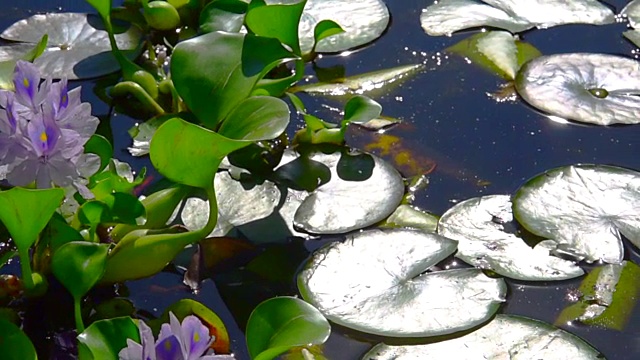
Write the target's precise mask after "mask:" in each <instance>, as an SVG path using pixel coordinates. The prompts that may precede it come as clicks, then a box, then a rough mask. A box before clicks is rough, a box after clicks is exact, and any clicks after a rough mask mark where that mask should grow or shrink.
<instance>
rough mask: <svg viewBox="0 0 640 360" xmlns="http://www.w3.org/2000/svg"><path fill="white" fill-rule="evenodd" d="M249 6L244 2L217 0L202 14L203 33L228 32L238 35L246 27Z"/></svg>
mask: <svg viewBox="0 0 640 360" xmlns="http://www.w3.org/2000/svg"><path fill="white" fill-rule="evenodd" d="M247 8H248V4H247V3H246V2H244V1H242V0H215V1H212V2H210V3H209V4H207V6H205V7H204V9H202V11H201V12H200V20H199V23H200V27H199V28H198V30H199V31H200V32H201V33H210V32H214V31H226V32H232V33H237V32H239V31H240V29H241V28H242V25H244V16H245V13H246V12H247Z"/></svg>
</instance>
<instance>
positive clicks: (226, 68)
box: [171, 32, 295, 129]
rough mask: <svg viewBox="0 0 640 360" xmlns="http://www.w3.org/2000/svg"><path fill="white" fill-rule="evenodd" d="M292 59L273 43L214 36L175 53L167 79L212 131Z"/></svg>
mask: <svg viewBox="0 0 640 360" xmlns="http://www.w3.org/2000/svg"><path fill="white" fill-rule="evenodd" d="M293 59H295V56H293V55H292V54H291V53H290V52H288V51H287V50H286V49H285V48H284V47H282V44H280V42H279V41H278V40H276V39H273V38H263V37H258V36H255V35H245V34H232V33H223V32H213V33H208V34H204V35H201V36H198V37H195V38H192V39H189V40H186V41H183V42H181V43H179V44H178V45H177V46H176V47H175V49H174V52H173V54H172V56H171V75H172V79H173V82H174V85H175V88H176V90H177V91H178V94H180V97H182V99H183V100H184V101H185V103H186V104H187V106H188V107H189V109H190V110H191V111H193V113H194V114H195V115H196V116H197V117H198V119H199V120H200V121H202V122H203V123H204V124H205V125H206V126H207V127H209V128H212V129H214V128H216V127H217V126H218V124H219V123H220V122H221V121H222V120H223V119H224V118H225V117H226V116H227V115H228V114H229V113H230V112H231V110H233V109H234V108H235V107H236V106H238V104H240V103H241V102H242V101H243V100H245V99H246V98H247V97H249V94H251V91H252V90H253V88H254V86H255V84H256V83H257V82H258V80H260V79H261V78H262V77H263V76H264V75H265V74H266V73H267V72H268V71H270V70H271V69H272V68H273V67H274V66H276V65H278V64H281V63H282V62H285V61H288V60H293Z"/></svg>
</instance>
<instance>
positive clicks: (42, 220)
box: [0, 187, 64, 252]
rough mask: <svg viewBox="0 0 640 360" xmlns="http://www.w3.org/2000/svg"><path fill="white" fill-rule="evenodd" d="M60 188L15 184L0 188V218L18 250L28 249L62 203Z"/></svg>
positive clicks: (62, 193) (24, 250) (62, 192)
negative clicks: (31, 188)
mask: <svg viewBox="0 0 640 360" xmlns="http://www.w3.org/2000/svg"><path fill="white" fill-rule="evenodd" d="M62 199H64V190H62V189H60V188H52V189H43V190H27V189H24V188H21V187H14V188H12V189H11V190H6V191H2V192H0V220H2V223H3V224H4V226H6V227H7V230H9V233H10V234H11V237H12V238H13V241H14V243H15V244H16V246H17V247H18V250H20V252H26V251H28V249H29V247H31V245H32V244H33V243H34V242H35V241H36V239H37V238H38V234H40V232H41V231H42V229H44V227H45V226H46V225H47V223H48V222H49V219H51V216H52V215H53V213H54V212H55V211H56V209H57V208H58V207H59V206H60V204H61V203H62Z"/></svg>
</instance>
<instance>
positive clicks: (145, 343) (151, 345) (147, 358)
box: [138, 320, 156, 360]
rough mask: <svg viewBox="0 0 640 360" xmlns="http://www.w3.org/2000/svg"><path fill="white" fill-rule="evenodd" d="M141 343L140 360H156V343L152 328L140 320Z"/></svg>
mask: <svg viewBox="0 0 640 360" xmlns="http://www.w3.org/2000/svg"><path fill="white" fill-rule="evenodd" d="M138 329H139V331H140V341H141V342H142V354H141V355H142V356H141V357H140V358H139V359H144V360H156V349H155V341H154V339H153V333H152V332H151V328H150V327H149V326H148V325H147V324H146V323H145V322H144V321H142V320H138Z"/></svg>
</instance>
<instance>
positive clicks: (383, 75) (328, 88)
mask: <svg viewBox="0 0 640 360" xmlns="http://www.w3.org/2000/svg"><path fill="white" fill-rule="evenodd" d="M424 68H425V66H424V65H423V64H412V65H403V66H398V67H394V68H390V69H384V70H377V71H372V72H369V73H365V74H360V75H355V76H349V77H346V78H344V79H342V80H341V81H340V82H336V83H324V82H320V83H314V84H308V85H302V86H295V87H293V88H291V91H292V92H298V91H304V92H306V93H310V94H314V95H315V94H318V95H328V96H344V95H362V94H370V93H371V92H375V91H380V89H383V90H384V89H388V88H389V86H390V85H391V84H394V85H395V84H399V83H401V82H402V81H405V80H407V79H408V78H410V77H411V76H413V75H415V74H418V73H419V72H420V71H421V70H423V69H424Z"/></svg>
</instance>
